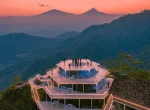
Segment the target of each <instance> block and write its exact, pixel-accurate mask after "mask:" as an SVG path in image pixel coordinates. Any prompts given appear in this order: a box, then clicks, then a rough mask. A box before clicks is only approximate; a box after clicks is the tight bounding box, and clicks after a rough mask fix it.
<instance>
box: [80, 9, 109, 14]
mask: <svg viewBox="0 0 150 110" xmlns="http://www.w3.org/2000/svg"><path fill="white" fill-rule="evenodd" d="M82 15H106V14H105V13H103V12H99V11H98V10H97V9H96V8H91V9H90V10H88V11H86V12H84V13H83V14H82Z"/></svg>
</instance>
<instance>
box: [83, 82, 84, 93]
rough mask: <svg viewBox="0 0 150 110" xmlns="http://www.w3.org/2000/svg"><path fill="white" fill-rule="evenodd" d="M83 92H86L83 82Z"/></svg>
mask: <svg viewBox="0 0 150 110" xmlns="http://www.w3.org/2000/svg"><path fill="white" fill-rule="evenodd" d="M83 93H84V84H83Z"/></svg>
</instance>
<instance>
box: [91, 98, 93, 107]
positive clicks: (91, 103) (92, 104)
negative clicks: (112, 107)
mask: <svg viewBox="0 0 150 110" xmlns="http://www.w3.org/2000/svg"><path fill="white" fill-rule="evenodd" d="M92 103H93V102H92V99H91V109H92V106H93V104H92Z"/></svg>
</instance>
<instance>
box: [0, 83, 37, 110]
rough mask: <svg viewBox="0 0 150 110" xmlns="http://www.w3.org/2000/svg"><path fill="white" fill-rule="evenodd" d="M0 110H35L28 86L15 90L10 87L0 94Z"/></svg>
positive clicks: (13, 87)
mask: <svg viewBox="0 0 150 110" xmlns="http://www.w3.org/2000/svg"><path fill="white" fill-rule="evenodd" d="M0 110H36V104H35V102H34V100H33V99H32V96H31V90H30V86H29V84H26V85H25V86H23V87H21V88H18V89H16V88H15V86H10V87H8V88H7V89H5V90H4V91H2V92H1V93H0Z"/></svg>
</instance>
